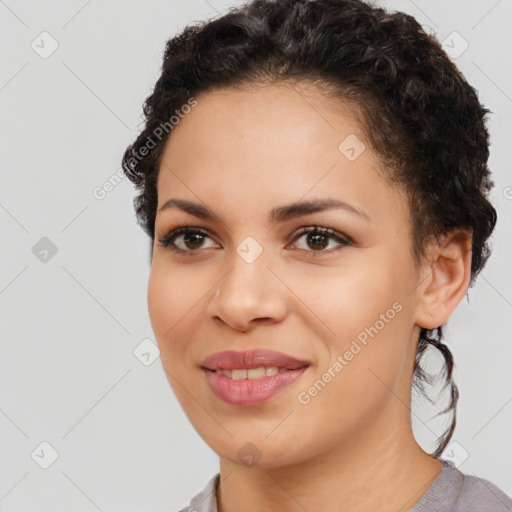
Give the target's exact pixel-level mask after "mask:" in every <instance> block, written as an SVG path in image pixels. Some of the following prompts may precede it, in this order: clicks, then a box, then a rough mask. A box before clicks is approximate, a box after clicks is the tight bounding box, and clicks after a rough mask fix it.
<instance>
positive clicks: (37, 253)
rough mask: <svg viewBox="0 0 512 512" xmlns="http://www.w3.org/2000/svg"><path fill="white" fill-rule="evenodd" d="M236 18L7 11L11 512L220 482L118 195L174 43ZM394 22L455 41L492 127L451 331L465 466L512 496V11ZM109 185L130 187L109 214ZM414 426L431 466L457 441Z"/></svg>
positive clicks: (413, 10) (5, 323) (422, 7)
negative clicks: (149, 296)
mask: <svg viewBox="0 0 512 512" xmlns="http://www.w3.org/2000/svg"><path fill="white" fill-rule="evenodd" d="M237 3H239V2H233V1H232V2H228V1H225V0H187V1H177V0H149V1H145V2H143V1H134V0H103V1H99V0H89V1H85V0H67V1H64V0H54V1H51V2H50V1H38V2H36V1H28V2H21V1H15V0H6V1H4V2H0V20H1V21H0V23H1V30H0V46H1V47H2V52H1V56H0V59H1V65H0V101H1V107H0V108H1V113H0V119H1V124H0V129H1V133H0V147H1V157H0V169H1V171H0V172H1V187H0V223H1V224H0V225H1V237H2V238H1V240H2V244H1V247H2V249H1V251H0V259H1V260H0V308H1V315H0V318H1V325H0V333H1V338H0V343H1V352H0V354H1V356H0V509H1V510H3V511H4V512H14V511H23V512H36V511H37V512H42V511H48V512H50V511H51V512H64V511H66V512H68V511H71V510H73V511H96V510H100V511H105V512H106V511H112V512H113V511H123V512H131V511H145V512H149V511H169V512H173V511H177V510H179V509H180V508H181V507H183V506H184V505H185V504H187V503H188V501H189V499H190V498H191V497H192V496H193V495H195V494H196V493H197V492H198V491H199V490H201V489H202V488H203V487H204V485H205V484H206V482H207V481H208V479H209V478H210V477H211V476H213V474H214V473H216V472H217V471H218V458H217V456H216V455H215V453H213V452H212V451H211V450H210V448H209V447H208V446H207V445H206V444H205V443H204V442H203V441H202V439H201V438H200V437H199V436H198V434H197V433H196V432H195V430H194V429H193V427H192V426H191V425H190V423H189V422H188V420H187V418H186V417H185V415H184V413H183V412H182V410H181V408H180V407H179V405H178V403H177V401H176V399H175V398H174V395H173V394H172V391H171V389H170V386H169V384H168V382H167V379H166V378H165V373H164V371H163V369H162V367H161V363H160V359H159V358H158V357H155V353H154V350H152V349H151V347H154V345H152V343H153V341H154V340H153V334H152V331H151V326H150V323H149V318H148V314H147V305H146V282H147V278H148V273H149V260H148V239H147V237H146V235H145V234H144V233H143V232H142V230H141V229H140V228H139V227H138V226H137V225H136V222H135V216H134V212H133V209H132V198H133V195H134V191H133V189H132V186H131V184H130V183H129V182H128V180H127V179H126V178H121V179H118V180H117V179H116V178H115V176H117V177H119V176H120V173H119V169H120V161H121V157H122V154H123V151H124V149H125V148H126V146H127V145H128V144H129V143H130V142H131V141H132V140H133V139H134V138H135V136H136V134H137V133H138V131H139V129H140V128H141V113H142V103H143V101H144V99H145V98H146V97H147V95H148V94H149V92H150V90H151V88H152V86H153V84H154V82H155V81H156V79H157V78H158V76H159V70H160V66H161V58H162V52H163V49H164V46H165V42H166V40H167V39H168V38H169V37H171V36H172V35H174V34H175V33H176V32H177V31H179V30H181V29H182V28H183V27H184V26H185V25H186V24H188V23H191V22H194V21H197V20H201V19H205V18H210V17H213V16H215V15H217V13H222V12H223V11H225V10H226V9H227V8H228V7H229V6H230V5H235V4H237ZM379 4H380V5H382V6H384V7H388V8H390V9H396V10H402V11H405V12H408V13H410V14H412V15H413V16H415V17H416V18H417V19H418V21H419V22H420V23H422V24H423V25H424V26H425V27H426V28H428V30H429V31H431V32H434V33H435V34H436V36H437V37H438V38H439V39H440V40H441V41H445V42H446V44H447V47H448V48H450V52H451V54H452V56H453V58H454V60H455V61H456V63H457V65H458V66H459V68H460V69H461V70H462V71H463V73H464V74H465V76H466V77H467V79H468V81H469V82H470V83H471V84H472V85H473V86H474V87H475V88H476V89H477V91H478V93H479V96H480V99H481V101H482V102H483V104H484V105H485V106H486V107H487V108H489V109H490V110H491V111H492V112H493V113H492V114H491V115H490V117H489V119H490V123H489V128H490V132H491V139H492V148H491V158H490V167H491V169H492V171H493V174H494V180H495V188H494V190H493V192H492V195H491V200H492V202H493V204H494V205H495V207H496V209H497V211H498V219H499V220H498V225H497V227H496V230H495V233H494V235H493V237H492V239H491V243H492V248H493V255H492V256H491V258H490V260H489V261H488V263H487V266H486V268H485V269H484V271H483V272H482V274H481V276H480V277H479V279H478V281H477V284H476V285H475V286H474V287H473V288H471V289H470V291H469V293H468V298H469V300H466V299H464V300H463V301H462V303H461V304H460V306H459V307H458V309H457V310H456V312H455V313H454V314H453V316H452V317H451V319H450V320H449V322H448V324H447V328H446V330H445V334H446V339H447V340H448V343H449V346H450V348H451V349H452V351H453V353H454V356H455V361H456V371H455V377H456V381H457V383H458V385H459V388H460V391H461V398H460V403H459V412H458V426H457V429H456V432H455V435H454V438H453V442H454V444H453V445H452V446H451V448H450V453H448V454H447V456H448V457H449V458H452V459H453V460H454V461H455V462H456V463H457V465H458V466H459V467H460V469H461V471H463V472H465V473H467V474H474V475H477V476H480V477H483V478H487V479H489V480H491V481H492V482H493V483H495V484H496V485H497V486H498V487H500V488H502V489H503V490H504V491H505V492H507V493H508V494H509V495H510V494H512V478H511V475H512V458H511V456H510V455H511V450H512V441H511V440H510V432H511V427H512V403H511V402H512V386H511V383H512V377H511V374H510V361H511V359H512V343H511V342H512V339H511V335H510V332H511V331H512V309H511V308H512V291H511V290H512V270H511V268H510V261H512V243H511V224H512V222H511V221H512V173H511V167H510V165H511V164H510V161H511V158H510V148H511V146H510V133H512V80H511V78H512V68H511V66H510V58H509V56H510V50H511V49H512V32H511V31H510V30H509V28H510V20H511V19H512V3H511V2H510V1H507V0H486V1H482V0H471V1H468V0H457V1H453V0H452V1H451V2H439V1H437V0H414V1H413V0H394V1H384V0H383V1H381V2H379ZM109 181H111V182H116V186H113V187H110V189H109V190H108V192H107V193H105V194H99V193H98V192H97V191H98V188H100V189H101V188H103V190H105V188H107V189H108V188H109V186H108V185H106V187H105V183H107V182H109ZM95 191H96V193H95ZM100 196H101V197H100ZM141 344H142V345H141ZM144 354H146V355H144ZM147 354H150V355H147ZM413 419H414V423H415V428H416V429H417V430H416V432H417V435H418V439H419V440H421V443H422V444H423V446H425V447H428V448H430V446H431V443H432V441H433V439H435V435H434V434H436V432H437V433H440V432H441V431H442V429H440V428H439V427H438V426H435V425H434V423H432V424H430V423H428V422H427V420H423V419H421V418H420V416H416V415H415V416H414V418H413ZM432 425H434V426H432ZM45 466H46V469H45Z"/></svg>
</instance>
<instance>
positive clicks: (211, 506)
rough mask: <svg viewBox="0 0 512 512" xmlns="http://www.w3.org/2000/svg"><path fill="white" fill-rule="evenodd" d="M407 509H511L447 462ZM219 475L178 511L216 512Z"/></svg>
mask: <svg viewBox="0 0 512 512" xmlns="http://www.w3.org/2000/svg"><path fill="white" fill-rule="evenodd" d="M443 463H444V468H443V470H442V471H441V473H440V474H439V476H438V477H437V478H436V479H435V480H434V482H433V483H432V484H431V486H430V487H429V488H428V489H427V491H426V492H425V494H424V495H423V496H422V497H421V499H420V501H418V503H416V505H415V506H414V507H413V508H412V509H410V511H409V512H511V511H512V500H511V499H510V498H509V497H508V496H507V495H506V494H505V493H504V492H503V491H501V490H500V489H498V488H497V487H496V486H495V485H493V484H492V483H491V482H489V481H487V480H484V479H483V478H478V477H476V476H470V475H465V474H464V473H461V472H460V471H459V470H458V469H456V468H455V467H454V466H453V465H452V464H451V463H450V462H448V461H443ZM219 480H220V475H219V473H217V474H216V475H214V476H213V477H212V478H211V479H210V481H209V482H208V484H207V485H206V487H205V488H204V489H203V490H202V491H201V492H200V493H199V494H197V495H196V496H194V498H192V500H191V501H190V503H189V505H188V506H187V507H185V508H183V509H181V510H180V512H218V509H217V495H216V492H217V487H218V485H219Z"/></svg>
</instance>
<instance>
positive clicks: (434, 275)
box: [416, 229, 473, 329]
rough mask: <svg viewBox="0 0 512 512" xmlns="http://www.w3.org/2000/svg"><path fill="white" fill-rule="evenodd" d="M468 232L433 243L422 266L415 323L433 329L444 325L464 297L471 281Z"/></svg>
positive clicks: (469, 237) (470, 239) (470, 252)
mask: <svg viewBox="0 0 512 512" xmlns="http://www.w3.org/2000/svg"><path fill="white" fill-rule="evenodd" d="M472 254H473V251H472V233H471V231H467V230H462V229H458V230H454V231H452V232H450V233H448V234H447V235H446V236H445V237H444V239H443V240H441V241H438V240H437V239H435V237H434V241H433V242H432V243H431V244H430V246H429V248H428V251H427V261H426V263H425V264H424V266H423V267H422V273H421V281H420V286H419V297H418V299H419V302H418V310H417V315H416V324H417V325H419V326H420V327H424V328H426V329H435V328H436V327H439V326H440V325H442V324H444V322H446V320H448V318H449V316H450V315H451V314H452V312H453V310H454V309H455V308H456V307H457V305H458V304H459V303H460V301H461V300H462V298H463V297H464V295H465V294H466V292H467V290H468V286H469V281H470V278H471V258H472Z"/></svg>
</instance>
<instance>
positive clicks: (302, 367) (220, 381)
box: [201, 349, 309, 406]
mask: <svg viewBox="0 0 512 512" xmlns="http://www.w3.org/2000/svg"><path fill="white" fill-rule="evenodd" d="M201 366H202V367H203V371H204V373H205V374H206V379H207V382H208V384H209V385H210V388H211V390H212V392H213V393H214V395H215V396H216V397H217V398H219V399H220V400H222V401H224V402H226V403H228V404H230V405H237V406H251V405H257V404H259V403H262V402H265V401H266V400H269V399H270V398H271V397H273V396H274V395H276V394H277V393H278V392H279V391H281V390H282V389H283V388H285V387H286V386H288V385H290V384H292V383H293V382H295V381H296V380H297V379H298V378H299V377H300V376H301V375H302V374H303V373H304V372H305V371H306V369H307V368H308V366H309V363H308V362H307V361H301V360H299V359H296V358H294V357H291V356H288V355H286V354H283V353H282V352H276V351H273V350H266V349H256V350H250V351H246V352H238V351H235V350H228V351H225V352H218V353H216V354H213V355H211V356H209V357H207V358H206V359H205V360H204V361H203V362H202V364H201ZM262 366H263V367H273V366H277V367H278V368H279V372H278V373H277V375H272V376H265V377H262V378H261V379H241V380H233V379H231V378H229V377H226V376H225V375H221V374H219V373H216V371H215V370H217V369H224V370H236V369H244V368H245V369H250V368H259V367H262Z"/></svg>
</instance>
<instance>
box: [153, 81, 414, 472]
mask: <svg viewBox="0 0 512 512" xmlns="http://www.w3.org/2000/svg"><path fill="white" fill-rule="evenodd" d="M196 99H197V102H198V103H197V105H196V106H195V107H194V108H193V109H191V111H190V113H188V114H187V115H186V116H185V117H184V118H183V119H182V120H181V121H180V123H179V124H178V125H177V126H175V127H174V128H173V131H172V134H171V136H170V138H169V140H168V142H167V144H166V147H165V150H164V153H163V155H162V161H161V166H160V171H159V178H158V213H157V216H156V224H155V229H156V237H155V243H154V253H153V260H152V267H151V274H150V279H149V287H148V305H149V313H150V318H151V323H152V327H153V329H154V333H155V336H156V340H157V342H158V345H159V348H160V351H161V359H162V363H163V366H164V368H165V370H166V373H167V376H168V379H169V382H170V384H171V386H172V388H173V390H174V392H175V394H176V396H177V399H178V400H179V402H180V404H181V406H182V407H183V409H184V411H185V413H186V414H187V416H188V418H189V419H190V421H191V422H192V424H193V425H194V427H195V428H196V430H197V431H198V433H199V434H200V435H201V437H202V438H203V439H204V440H205V441H206V443H208V444H209V445H210V446H211V447H212V449H213V450H215V451H216V452H217V453H218V454H219V455H220V456H221V457H223V458H225V459H228V460H231V461H234V462H238V463H243V464H247V465H251V464H254V463H257V464H258V465H260V466H262V467H276V466H280V465H284V464H290V463H296V462H300V461H304V460H306V459H308V458H311V457H314V456H320V455H322V454H323V453H327V452H328V451H329V450H333V449H338V448H339V449H344V450H346V449H349V448H348V447H350V446H353V447H356V446H358V443H362V442H367V443H368V442H369V440H372V441H370V442H375V443H376V444H379V443H382V442H383V440H385V439H389V437H390V436H392V435H394V434H392V433H393V432H397V433H399V432H403V430H402V427H401V425H403V428H408V427H406V424H408V422H409V410H408V408H407V405H408V404H409V398H410V389H411V375H412V368H413V361H414V354H415V342H416V340H417V337H418V334H419V328H418V325H417V323H416V318H417V311H418V309H419V307H420V306H419V298H418V296H417V291H416V290H417V286H418V284H419V282H420V273H419V269H418V268H417V267H416V266H415V264H414V260H413V254H412V247H411V241H410V240H411V238H410V234H411V220H410V213H409V208H408V205H407V202H406V200H405V198H404V196H403V195H401V194H400V193H399V191H398V190H397V189H395V188H392V187H390V186H389V185H388V184H387V183H386V182H385V181H384V180H383V179H382V177H380V175H379V174H378V172H377V166H378V160H377V158H376V156H375V154H374V153H373V152H372V151H371V150H370V149H369V148H368V147H366V148H365V147H364V144H366V142H365V141H364V137H363V134H362V130H361V126H360V125H359V123H358V121H357V120H356V119H355V118H354V117H352V116H350V115H349V114H348V113H347V112H346V111H344V110H343V109H342V108H341V105H340V103H339V102H337V101H336V100H333V99H329V98H327V97H325V96H323V95H321V94H320V93H319V92H318V91H317V90H315V89H312V88H311V87H309V88H306V87H305V86H303V87H298V86H293V87H292V86H289V85H279V86H269V87H265V88H260V89H257V90H256V89H255V90H246V91H234V90H217V91H213V92H212V91H210V92H207V93H204V94H202V95H199V96H198V97H197V98H196ZM366 146H368V144H366ZM170 200H180V201H188V202H191V203H194V204H196V205H197V208H196V210H195V214H194V211H192V210H191V209H188V208H185V207H184V206H183V203H181V206H180V204H178V203H174V204H173V203H170V202H169V201H170ZM327 200H329V201H338V202H339V203H340V204H342V203H345V204H346V206H345V207H332V206H331V207H326V208H323V209H322V207H321V206H320V207H317V208H309V210H308V208H307V207H304V208H302V209H300V208H295V209H287V210H286V209H282V208H283V207H285V206H286V207H287V206H289V205H292V204H294V203H302V202H307V203H310V202H315V201H327ZM310 206H311V205H310ZM187 209H188V210H189V211H185V210H187ZM199 209H202V210H204V209H206V210H207V211H208V212H210V213H211V214H212V216H211V217H207V216H204V215H203V214H202V213H201V212H200V211H199ZM272 212H277V213H276V215H275V216H274V217H272ZM203 213H204V212H203ZM179 226H192V227H194V228H198V229H200V230H201V232H200V233H199V234H197V233H195V234H194V233H192V234H186V233H185V234H183V233H179V234H177V235H176V236H175V237H174V238H172V239H170V238H169V236H168V235H169V233H170V232H171V230H173V229H175V228H177V227H179ZM314 226H318V227H319V228H321V229H324V228H329V229H330V230H333V232H334V234H329V233H328V234H325V233H322V232H321V231H319V232H317V233H313V234H311V233H309V234H308V232H307V231H311V230H312V229H313V227H314ZM304 231H306V232H304ZM166 238H167V241H168V242H169V241H170V242H171V243H170V244H168V245H167V246H164V244H162V243H161V242H160V240H164V239H166ZM173 244H174V245H173ZM256 349H264V350H271V351H277V352H280V353H282V354H284V355H286V356H290V357H291V358H294V359H295V360H298V361H299V363H298V364H296V365H293V364H291V363H290V362H288V361H284V360H278V359H273V358H272V357H267V358H265V357H263V358H259V359H258V358H254V359H252V360H251V359H250V358H249V357H248V356H247V358H244V357H242V356H240V357H238V358H237V357H235V358H234V359H226V358H224V357H221V358H220V359H218V360H217V365H215V364H213V363H212V362H211V360H210V362H208V361H205V360H206V358H208V357H210V356H212V355H213V354H217V353H219V352H223V351H235V352H237V353H239V354H238V355H240V353H242V352H245V351H253V350H256ZM232 355H233V354H232ZM235 355H236V354H235ZM304 365H306V366H305V367H304ZM203 366H208V367H209V368H210V369H205V368H204V367H203ZM299 366H302V368H301V369H297V367H299ZM215 367H220V368H226V367H228V368H229V367H231V368H233V367H234V368H238V371H236V370H235V371H233V372H232V373H231V375H229V372H224V373H226V374H219V373H218V372H215V371H212V368H213V369H214V368H215ZM244 367H245V368H246V369H252V370H253V371H252V372H249V373H247V374H246V373H245V372H244V370H243V369H241V368H244ZM257 367H260V368H261V367H263V368H267V369H265V370H261V369H260V370H255V369H254V368H257ZM269 367H277V370H275V369H274V368H271V369H270V370H268V368H269ZM293 368H295V369H293ZM276 371H277V375H274V374H275V373H276ZM248 377H251V378H248ZM253 377H254V378H253ZM402 420H403V422H402ZM248 461H249V462H248Z"/></svg>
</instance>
